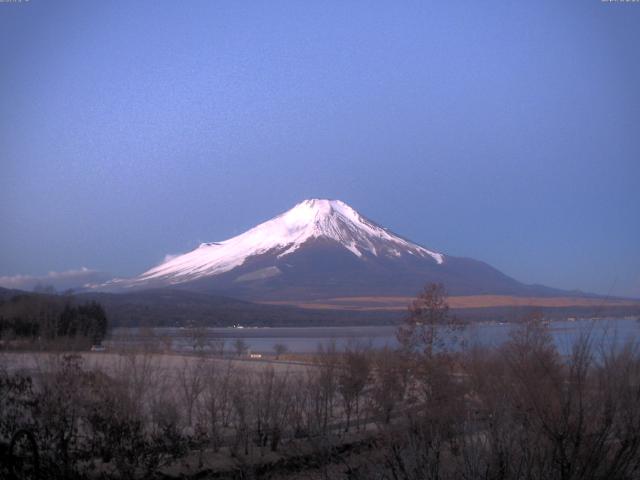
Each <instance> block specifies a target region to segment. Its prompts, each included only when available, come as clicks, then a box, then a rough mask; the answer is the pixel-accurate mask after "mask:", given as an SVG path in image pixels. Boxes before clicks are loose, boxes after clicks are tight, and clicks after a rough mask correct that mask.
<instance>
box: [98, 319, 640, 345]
mask: <svg viewBox="0 0 640 480" xmlns="http://www.w3.org/2000/svg"><path fill="white" fill-rule="evenodd" d="M512 328H514V325H512V324H487V323H483V324H472V325H470V326H468V327H467V328H466V329H465V331H464V332H463V333H462V337H463V338H464V342H465V344H466V345H468V346H473V345H485V346H491V345H493V346H495V345H500V344H501V343H502V342H504V341H505V340H506V339H508V337H509V332H510V330H511V329H512ZM549 330H550V332H551V335H552V336H553V338H554V340H555V342H556V345H557V347H558V349H559V350H560V352H562V353H568V352H569V351H570V349H571V346H572V345H573V343H574V342H575V340H576V339H578V338H579V337H580V335H582V334H586V333H590V334H591V337H592V338H593V339H594V340H595V341H596V342H598V345H605V346H607V347H610V346H612V345H623V344H624V343H626V342H628V341H637V340H640V321H638V320H637V319H636V318H608V319H598V320H586V319H581V320H575V321H557V322H551V324H550V325H549ZM395 332H396V327H395V326H369V327H367V326H362V327H277V328H269V327H261V328H207V329H206V330H204V331H201V332H200V334H201V335H202V336H203V337H205V338H206V340H205V342H204V344H205V345H207V347H205V348H216V346H217V347H219V346H220V345H221V344H223V343H224V349H225V351H226V352H233V350H234V347H233V344H234V342H235V341H236V340H237V339H242V340H243V341H244V342H245V344H246V345H247V346H248V347H249V349H250V350H251V352H254V353H273V351H274V346H275V345H276V344H284V345H286V347H287V349H288V351H289V352H293V353H311V352H315V351H316V350H317V349H318V347H319V346H320V345H323V346H328V345H330V344H331V343H335V344H336V347H337V348H338V349H344V348H345V347H347V346H349V345H359V346H371V347H373V348H384V347H390V348H394V347H397V346H398V342H397V340H396V337H395ZM151 342H159V343H164V344H165V345H168V344H170V345H171V348H172V349H173V350H176V351H192V350H193V345H194V334H193V333H192V331H191V330H189V329H184V328H155V329H152V330H150V329H137V328H117V329H114V331H113V332H112V334H111V335H110V337H109V339H108V340H107V341H106V342H105V345H106V346H107V347H109V346H119V345H127V344H134V345H142V344H145V343H151Z"/></svg>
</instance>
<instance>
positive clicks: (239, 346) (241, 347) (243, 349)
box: [233, 338, 249, 357]
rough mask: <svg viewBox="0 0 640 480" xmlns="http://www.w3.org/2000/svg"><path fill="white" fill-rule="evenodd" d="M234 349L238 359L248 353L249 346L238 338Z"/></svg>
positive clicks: (234, 343)
mask: <svg viewBox="0 0 640 480" xmlns="http://www.w3.org/2000/svg"><path fill="white" fill-rule="evenodd" d="M233 349H234V350H235V352H236V355H237V356H238V357H241V356H243V355H245V354H246V353H247V351H248V350H249V345H247V342H245V341H244V340H243V339H242V338H236V340H235V341H234V342H233Z"/></svg>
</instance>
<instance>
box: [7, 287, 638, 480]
mask: <svg viewBox="0 0 640 480" xmlns="http://www.w3.org/2000/svg"><path fill="white" fill-rule="evenodd" d="M69 308H75V307H69ZM94 308H95V307H94ZM64 311H68V310H67V309H66V308H65V307H64V306H63V307H62V310H61V312H64ZM59 323H60V321H59ZM143 328H148V327H143ZM465 328H466V325H465V323H464V322H461V321H460V320H459V319H457V318H456V317H455V315H453V314H452V311H451V310H450V309H449V305H448V298H447V296H446V293H445V292H444V289H443V288H442V286H441V285H428V286H426V287H425V289H424V291H423V292H421V293H420V295H418V296H417V297H416V298H415V299H414V300H413V301H412V303H411V305H410V308H409V310H408V313H407V315H406V317H405V319H404V321H403V322H402V323H401V324H400V325H399V326H398V329H397V340H398V344H399V347H398V348H396V349H389V348H384V349H372V348H369V347H367V346H364V345H362V344H358V343H357V342H355V341H354V342H353V343H350V344H347V345H346V346H345V348H343V349H342V348H341V349H338V348H337V347H336V345H335V344H329V345H324V346H320V347H319V348H318V350H317V351H316V352H314V353H313V354H310V355H297V354H295V353H293V352H288V351H287V347H286V345H282V344H279V346H278V347H277V348H274V351H273V352H272V354H270V355H264V356H262V355H261V356H258V357H253V356H251V354H250V352H249V351H248V349H247V345H246V344H245V343H244V342H243V341H242V339H235V341H234V342H233V343H232V344H231V345H228V346H227V347H228V350H227V351H228V352H231V356H229V355H227V356H225V355H224V345H223V346H222V347H223V348H222V350H220V351H218V353H216V351H215V350H214V349H204V348H200V347H203V346H204V342H208V341H209V339H208V338H207V337H206V336H203V335H199V334H198V333H199V332H200V333H202V329H193V342H194V343H193V347H194V348H193V351H192V352H191V353H190V354H189V355H179V354H176V353H175V352H171V351H170V348H169V349H167V350H165V351H163V350H162V348H163V347H162V341H161V339H159V340H160V341H159V342H156V343H155V344H154V345H153V346H152V347H149V346H146V347H145V346H144V345H138V346H136V347H135V348H124V347H123V348H119V349H118V350H116V351H109V352H100V351H97V352H88V353H87V352H86V351H85V352H82V351H81V350H82V348H85V349H86V346H84V347H82V346H81V344H80V343H78V336H77V335H76V337H72V336H69V335H67V336H63V335H59V336H58V337H57V338H56V340H57V342H56V343H55V348H51V349H50V350H49V351H40V352H35V351H24V352H15V351H13V352H12V351H4V352H2V351H0V442H8V441H9V439H10V438H11V437H12V435H14V434H15V432H20V431H27V432H30V434H32V435H33V438H34V439H35V442H36V444H37V449H38V455H37V457H34V456H31V457H28V456H25V457H24V458H22V461H21V462H17V463H12V464H11V465H12V466H11V467H9V463H2V466H0V477H2V478H11V477H10V475H14V478H51V479H63V478H64V479H74V478H75V479H94V478H95V479H103V480H107V479H114V480H116V479H138V478H140V479H147V478H154V479H178V478H180V479H191V478H193V479H196V478H219V479H258V478H265V479H283V480H284V479H294V478H295V479H297V478H309V479H345V480H346V479H380V480H387V479H389V480H391V479H394V480H419V479H443V480H444V479H454V478H468V479H475V478H486V479H493V478H502V479H519V478H530V479H541V480H542V479H574V478H575V479H577V478H592V479H621V480H622V479H625V480H626V479H630V480H631V479H636V478H638V477H637V475H638V472H639V471H640V408H638V405H639V404H640V346H639V344H638V342H637V341H634V342H627V343H624V344H617V345H615V346H612V345H611V344H608V343H605V342H603V340H602V339H601V338H600V337H598V336H596V335H593V332H590V331H584V332H582V334H581V335H580V336H579V338H578V339H577V340H576V341H575V342H573V344H572V345H571V348H570V351H569V354H568V355H561V354H560V352H559V351H558V349H557V348H556V346H555V345H554V342H553V339H552V337H551V334H550V332H549V328H548V324H547V322H546V321H545V319H544V318H543V316H542V315H540V314H537V315H530V316H529V317H527V318H526V319H523V321H522V322H521V323H519V324H518V325H516V326H515V327H514V328H513V329H511V330H510V333H509V337H508V339H507V341H505V342H504V343H503V344H501V345H498V346H490V347H477V346H474V347H466V348H460V349H454V348H451V341H450V339H451V338H458V335H459V334H461V333H462V332H463V331H464V329H465ZM56 331H58V330H56ZM68 331H69V330H67V332H68ZM52 345H53V344H52ZM50 346H51V345H50ZM165 347H166V345H165ZM34 458H37V461H36V460H34ZM34 463H37V466H35V467H34ZM16 465H17V466H16ZM20 468H22V469H23V470H20ZM29 468H30V470H29ZM34 472H35V473H34ZM36 473H37V475H38V476H37V477H36V476H34V475H36ZM29 475H31V476H29Z"/></svg>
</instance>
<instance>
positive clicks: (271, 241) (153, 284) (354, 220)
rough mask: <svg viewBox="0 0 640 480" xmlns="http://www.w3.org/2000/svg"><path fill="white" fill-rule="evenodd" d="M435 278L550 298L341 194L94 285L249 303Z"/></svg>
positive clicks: (452, 287)
mask: <svg viewBox="0 0 640 480" xmlns="http://www.w3.org/2000/svg"><path fill="white" fill-rule="evenodd" d="M428 282H441V283H443V284H444V285H445V288H446V289H447V291H448V292H449V293H450V294H452V295H480V294H500V295H522V296H524V295H538V296H553V295H558V294H561V293H566V292H561V291H559V290H554V289H551V288H547V287H543V286H533V285H525V284H523V283H520V282H518V281H516V280H514V279H513V278H510V277H508V276H507V275H505V274H503V273H502V272H500V271H498V270H496V269H495V268H493V267H491V266H490V265H488V264H486V263H484V262H480V261H477V260H473V259H470V258H460V257H454V256H450V255H445V254H443V253H440V252H436V251H434V250H432V249H428V248H425V247H423V246H421V245H418V244H416V243H414V242H411V241H409V240H407V239H405V238H403V237H401V236H399V235H397V234H395V233H393V232H391V231H390V230H388V229H386V228H384V227H382V226H380V225H378V224H377V223H375V222H373V221H371V220H369V219H367V218H366V217H364V216H362V215H361V214H360V213H358V212H357V211H356V210H354V209H353V208H352V207H350V206H349V205H347V204H346V203H344V202H342V201H340V200H326V199H310V200H305V201H303V202H301V203H299V204H297V205H295V206H294V207H293V208H292V209H290V210H288V211H286V212H284V213H282V214H281V215H278V216H276V217H274V218H272V219H271V220H268V221H266V222H264V223H261V224H259V225H258V226H256V227H254V228H252V229H250V230H248V231H246V232H245V233H242V234H241V235H238V236H236V237H233V238H230V239H228V240H225V241H222V242H211V243H203V244H201V245H200V246H199V247H197V248H196V249H194V250H192V251H191V252H188V253H185V254H183V255H179V256H175V257H173V258H170V259H168V260H167V261H165V262H163V263H161V264H160V265H158V266H155V267H153V268H151V269H150V270H147V271H146V272H144V273H142V274H141V275H139V276H137V277H134V278H129V279H114V280H111V281H110V282H107V283H106V284H103V285H101V286H99V287H98V289H100V290H111V291H131V290H139V289H150V288H162V287H174V288H179V289H186V290H192V291H200V292H212V293H216V294H224V295H230V296H235V297H238V298H243V299H248V300H253V301H286V300H296V301H300V300H304V299H307V300H315V299H322V298H335V297H350V296H393V295H415V293H417V292H418V291H419V290H420V288H421V287H422V286H424V284H425V283H428Z"/></svg>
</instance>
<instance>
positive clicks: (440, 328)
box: [396, 283, 462, 357]
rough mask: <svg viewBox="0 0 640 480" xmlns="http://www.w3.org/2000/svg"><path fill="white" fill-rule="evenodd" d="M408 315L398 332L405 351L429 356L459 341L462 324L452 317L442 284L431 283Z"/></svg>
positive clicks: (411, 307)
mask: <svg viewBox="0 0 640 480" xmlns="http://www.w3.org/2000/svg"><path fill="white" fill-rule="evenodd" d="M408 310H409V311H408V315H407V317H406V319H405V321H404V323H403V324H402V325H401V326H400V327H399V328H398V331H397V333H396V336H397V339H398V342H400V345H401V346H402V347H403V349H404V350H405V351H406V352H412V353H413V352H420V353H423V354H424V355H426V356H427V357H431V356H433V354H434V353H435V351H438V350H439V351H441V350H444V349H445V348H446V346H447V342H453V341H456V340H457V338H456V336H455V335H456V332H458V331H459V330H460V329H461V328H462V323H461V322H460V321H458V320H457V319H456V318H455V317H452V316H450V315H449V304H448V303H447V293H446V291H445V289H444V287H443V285H442V284H441V283H430V284H427V285H426V286H425V287H424V290H423V291H422V292H420V294H419V295H418V296H417V297H416V299H415V300H413V301H412V302H411V304H410V305H409V308H408Z"/></svg>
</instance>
